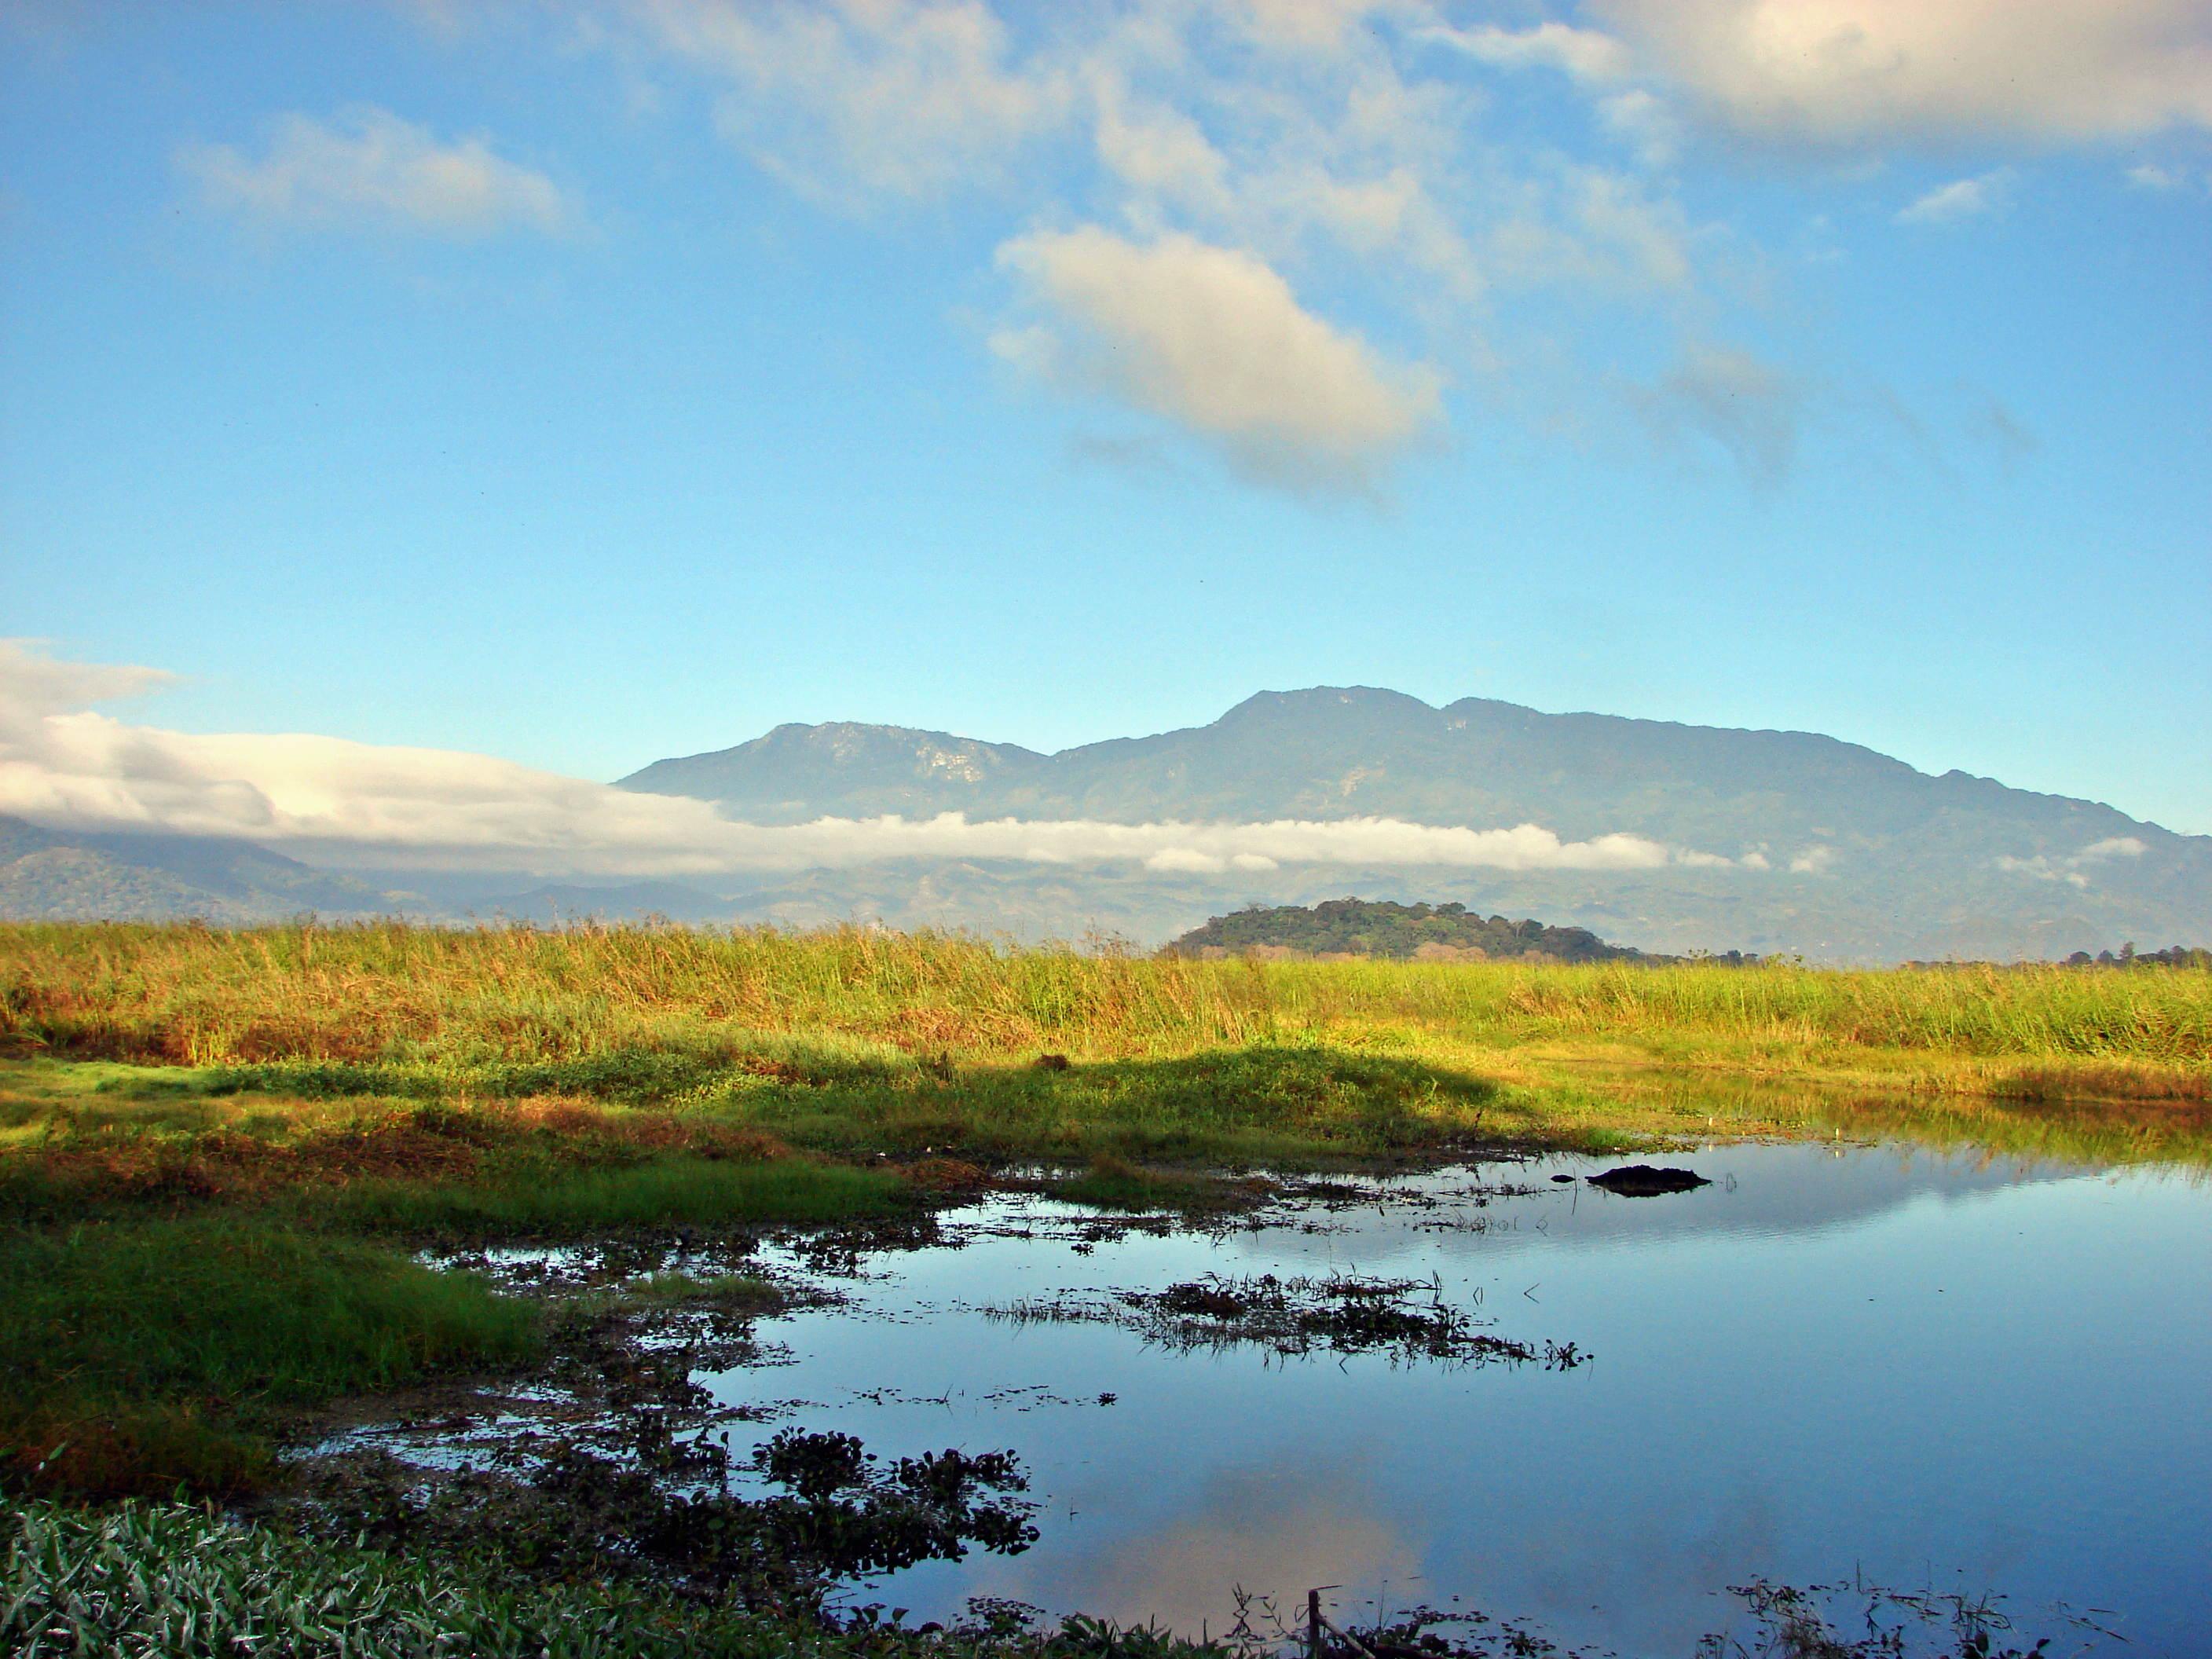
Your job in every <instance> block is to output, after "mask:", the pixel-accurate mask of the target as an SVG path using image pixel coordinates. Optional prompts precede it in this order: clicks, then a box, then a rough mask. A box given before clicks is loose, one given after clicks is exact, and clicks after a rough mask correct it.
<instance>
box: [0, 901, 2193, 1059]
mask: <svg viewBox="0 0 2212 1659" xmlns="http://www.w3.org/2000/svg"><path fill="white" fill-rule="evenodd" d="M1348 1032H1357V1033H1363V1034H1368V1035H1382V1036H1388V1035H1389V1034H1391V1033H1394V1032H1395V1033H1397V1034H1399V1035H1401V1036H1405V1037H1407V1038H1408V1039H1411V1040H1413V1041H1420V1040H1424V1039H1437V1040H1445V1041H1449V1042H1460V1043H1467V1044H1475V1045H1481V1046H1488V1047H1514V1046H1519V1045H1525V1044H1532V1043H1543V1042H1556V1041H1560V1040H1589V1039H1616V1040H1627V1041H1634V1042H1647V1043H1650V1044H1653V1045H1656V1047H1658V1048H1661V1049H1664V1048H1666V1047H1667V1046H1668V1045H1669V1044H1680V1043H1683V1042H1691V1043H1696V1042H1705V1043H1716V1042H1717V1043H1723V1044H1729V1045H1746V1046H1747V1047H1749V1048H1753V1049H1756V1050H1759V1051H1762V1052H1769V1053H1795V1054H1814V1055H1818V1054H1825V1053H1832V1052H1835V1051H1850V1050H1863V1051H1869V1052H1885V1053H1887V1052H1901V1053H1905V1054H1925V1055H1940V1056H1967V1057H1979V1058H1995V1057H2002V1058H2007V1059H2021V1060H2085V1059H2086V1060H2126V1061H2132V1062H2138V1063H2145V1064H2156V1065H2162V1066H2175V1067H2183V1068H2191V1069H2193V1070H2195V1071H2197V1073H2203V1071H2204V1070H2205V1069H2206V1068H2207V1067H2208V1065H2212V970H2206V969H2141V970H2130V971H2127V972H2097V971H2087V970H2081V969H2066V968H2060V967H2056V966H2033V965H2031V966H2021V967H2017V968H1993V967H1988V966H1978V965H1975V966H1959V967H1934V968H1915V969H1878V970H1848V969H1817V968H1807V967H1802V966H1798V965H1794V964H1789V963H1768V964H1761V965H1759V966H1755V967H1751V968H1730V967H1721V966H1711V965H1705V964H1699V963H1686V964H1680V965H1670V966H1656V967H1653V966H1641V965H1634V964H1601V965H1594V966H1568V965H1528V964H1522V963H1401V962H1383V961H1372V962H1326V963H1322V962H1267V963H1261V962H1251V961H1218V962H1205V961H1194V960H1189V959H1184V958H1174V959H1158V958H1139V957H1132V956H1128V955H1125V954H1117V953H1115V952H1112V951H1078V950H1074V949H1072V948H1047V949H1015V948H1011V947H1005V946H1000V945H993V944H990V943H987V942H985V941H981V940H979V939H973V938H969V937H967V936H964V935H956V934H945V933H888V932H884V931H880V930H876V929H871V928H861V927H842V928H833V929H828V930H824V931H822V932H817V933H782V932H778V931H775V930H773V929H765V928H763V929H744V928H740V929H735V930H728V931H722V930H689V929H680V928H673V927H669V928H653V927H604V928H601V927H580V928H573V929H566V930H560V931H546V930H539V929H534V928H528V927H490V928H481V929H475V930H453V929H438V928H424V927H408V926H404V925H401V924H397V923H376V924H362V925H359V926H347V927H319V926H313V925H295V926H289V927H260V928H246V929H238V930H219V929H212V928H206V927H193V926H138V925H122V924H115V925H76V924H58V923H37V924H12V925H6V926H0V1043H4V1044H5V1045H6V1046H8V1047H9V1048H12V1049H13V1050H15V1051H16V1052H19V1053H20V1052H41V1053H47V1054H67V1055H73V1056H82V1057H86V1058H109V1059H123V1060H152V1061H160V1062H165V1063H169V1064H183V1065H193V1066H210V1065H223V1064H229V1063H235V1062H241V1061H244V1062H252V1061H262V1060H314V1061H329V1062H345V1061H367V1060H395V1059H403V1060H415V1061H421V1062H427V1063H435V1062H439V1061H456V1062H466V1063H481V1062H485V1061H490V1060H507V1061H512V1062H515V1063H517V1064H524V1065H546V1064H553V1063H571V1064H573V1063H576V1062H581V1061H587V1060H592V1059H594V1058H597V1057H605V1056H609V1055H615V1054H635V1053H641V1052H648V1051H649V1052H653V1053H658V1054H700V1053H702V1052H713V1051H715V1050H717V1049H719V1048H723V1047H726V1045H727V1043H728V1042H729V1041H730V1040H731V1038H732V1036H739V1035H742V1036H745V1037H746V1038H748V1039H758V1038H762V1037H777V1036H781V1037H783V1038H787V1039H793V1038H795V1039H799V1040H801V1041H802V1043H803V1045H804V1046H805V1048H807V1050H808V1052H809V1054H810V1055H811V1057H812V1058H813V1059H815V1060H817V1062H819V1061H823V1060H826V1059H828V1058H829V1057H830V1056H833V1055H835V1054H837V1053H839V1052H840V1051H841V1049H842V1051H843V1052H844V1053H845V1054H846V1057H847V1059H848V1060H849V1061H850V1062H851V1063H853V1064H854V1065H856V1066H861V1067H863V1068H865V1067H866V1066H870V1065H875V1064H879V1063H881V1062H882V1060H883V1059H884V1052H883V1051H884V1050H886V1049H888V1050H890V1051H891V1052H892V1053H894V1054H908V1055H915V1054H954V1055H957V1056H963V1057H968V1058H973V1059H989V1058H1006V1057H1012V1056H1017V1055H1021V1054H1027V1053H1032V1052H1035V1051H1036V1050H1038V1049H1041V1048H1052V1049H1054V1050H1057V1051H1061V1052H1066V1053H1068V1054H1080V1055H1082V1056H1085V1057H1087V1058H1091V1059H1109V1058H1153V1057H1161V1056H1168V1055H1176V1054H1194V1053H1197V1052H1200V1051H1202V1050H1205V1049H1209V1048H1225V1047H1226V1048H1237V1047H1243V1046H1246V1045H1249V1044H1253V1043H1261V1042H1281V1041H1284V1040H1286V1039H1295V1038H1320V1039H1329V1038H1332V1037H1335V1036H1341V1035H1344V1034H1346V1033H1348Z"/></svg>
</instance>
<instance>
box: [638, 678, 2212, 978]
mask: <svg viewBox="0 0 2212 1659" xmlns="http://www.w3.org/2000/svg"><path fill="white" fill-rule="evenodd" d="M623 785H624V787H629V788H635V789H650V790H654V791H658V792H662V793H674V794H685V795H691V796H696V797H697V798H699V799H707V800H714V801H718V802H720V803H721V804H722V805H724V806H725V807H726V810H728V811H730V812H731V814H732V816H734V817H743V818H747V819H750V820H753V821H757V822H763V823H798V822H803V821H804V820H805V819H807V818H810V817H818V816H821V815H823V814H835V815H838V816H871V815H874V814H879V813H884V812H900V813H903V814H906V815H908V816H913V815H915V814H918V813H931V812H939V811H963V812H966V813H968V814H969V816H970V817H1000V816H1013V817H1023V818H1070V817H1084V818H1096V819H1103V820H1107V821H1110V822H1116V823H1140V822H1145V821H1147V820H1156V819H1183V820H1232V819H1233V820H1252V819H1268V818H1279V817H1302V818H1346V817H1370V816H1381V817H1400V818H1405V819H1408V820H1411V821H1413V822H1416V823H1432V824H1463V825H1469V826H1472V827H1475V828H1492V827H1497V826H1502V825H1510V824H1516V823H1530V822H1533V823H1540V824H1542V825H1544V826H1546V827H1547V828H1548V829H1553V830H1555V831H1556V832H1557V833H1559V835H1560V836H1564V837H1565V838H1567V839H1570V840H1576V839H1582V838H1584V837H1587V836H1599V835H1606V834H1610V833H1613V832H1616V831H1626V832H1629V833H1632V834H1637V835H1642V836H1650V838H1652V839H1654V840H1656V841H1660V842H1665V843H1667V844H1668V845H1669V846H1673V847H1676V848H1686V849H1690V850H1692V851H1697V852H1702V853H1709V854H1719V855H1722V856H1725V857H1729V858H1732V859H1742V858H1744V857H1745V856H1746V855H1747V854H1748V855H1752V856H1753V858H1754V859H1763V860H1765V861H1766V863H1767V865H1768V866H1769V867H1768V868H1766V869H1765V870H1758V869H1746V868H1733V869H1725V870H1722V869H1698V868H1693V867H1689V866H1670V867H1669V868H1668V869H1666V870H1664V871H1656V872H1636V873H1621V874H1590V873H1576V872H1522V873H1517V874H1516V873H1508V872H1492V871H1483V870H1475V871H1468V870H1452V871H1414V870H1408V869H1406V868H1404V867H1395V868H1389V869H1382V870H1376V871H1349V870H1345V869H1341V868H1339V869H1335V870H1317V871H1316V870H1308V871H1296V870H1286V871H1285V872H1280V873H1279V874H1276V875H1273V876H1268V877H1264V878H1263V877H1252V876H1242V875H1240V876H1237V877H1231V878H1212V879H1210V880H1198V881H1189V880H1182V879H1173V880H1171V879H1167V878H1139V879H1137V880H1131V879H1129V878H1126V877H1124V876H1120V875H1116V876H1114V877H1110V878H1084V879H1077V880H1072V879H1071V878H1070V876H1069V875H1068V873H1067V872H1042V871H1034V870H1032V871H1029V872H1024V871H1021V870H1018V869H1014V868H1006V869H998V868H995V867H993V868H990V869H989V870H988V871H987V873H986V871H985V870H984V869H983V868H980V867H975V866H970V869H971V870H972V871H973V873H972V874H971V875H969V876H968V877H964V878H961V879H962V880H963V883H964V884H967V885H969V886H972V887H977V888H988V889H993V890H996V891H997V893H998V895H999V897H998V900H997V901H996V902H1001V903H1004V904H1006V905H1007V906H1009V908H1015V909H1019V910H1020V911H1022V912H1023V913H1024V914H1025V915H1033V914H1035V913H1036V912H1038V911H1040V910H1046V911H1053V912H1054V913H1056V914H1058V915H1060V917H1061V918H1062V922H1061V927H1060V930H1059V931H1063V932H1065V931H1071V930H1077V929H1079V928H1080V927H1081V926H1082V925H1084V923H1085V921H1088V920H1101V919H1106V918H1104V917H1102V916H1101V915H1100V911H1101V910H1102V909H1103V911H1104V912H1106V913H1108V914H1109V916H1110V917H1111V918H1112V919H1114V920H1115V921H1119V920H1121V919H1127V920H1130V921H1139V926H1140V927H1142V928H1143V929H1145V931H1139V932H1137V933H1136V936H1137V937H1139V938H1150V939H1158V938H1161V937H1164V936H1165V935H1166V934H1169V933H1177V932H1181V931H1182V929H1183V928H1186V927H1190V926H1192V925H1194V924H1195V923H1196V922H1198V921H1201V920H1203V918H1204V917H1205V916H1206V915H1207V914H1209V913H1210V912H1212V911H1218V910H1219V909H1221V908H1224V901H1227V902H1237V901H1240V900H1243V899H1247V898H1259V899H1264V900H1267V901H1269V902H1287V903H1310V902H1314V901H1315V900H1316V899H1319V898H1326V897H1328V896H1334V895H1335V894H1341V893H1343V892H1345V891H1346V890H1358V891H1362V892H1367V893H1374V894H1383V895H1387V896H1394V897H1400V898H1404V899H1407V900H1427V901H1431V902H1447V901H1452V900H1457V901H1460V902H1466V903H1468V904H1469V905H1471V906H1474V907H1476V908H1481V909H1484V910H1485V911H1488V910H1492V909H1496V910H1505V911H1510V912H1514V913H1517V914H1531V913H1533V914H1536V915H1547V916H1550V917H1553V918H1554V919H1556V920H1559V921H1562V922H1565V923H1571V924H1573V925H1579V926H1584V927H1595V928H1598V929H1600V930H1601V931H1604V932H1605V933H1606V934H1607V937H1609V938H1614V939H1624V940H1626V941H1629V942H1632V943H1634V944H1636V945H1641V946H1644V947H1645V948H1650V949H1659V950H1665V951H1681V950H1686V949H1709V950H1715V951H1725V950H1728V949H1731V948H1736V949H1743V950H1751V951H1786V950H1795V951H1804V952H1806V953H1807V954H1808V955H1812V956H1816V957H1906V956H1914V957H1942V956H1945V955H1952V954H1957V955H1972V956H1996V957H2008V956H2014V955H2031V956H2051V955H2063V954H2065V953H2066V952H2067V951H2073V950H2076V949H2081V948H2087V949H2090V950H2095V949H2099V948H2102V947H2105V946H2108V945H2118V943H2120V942H2121V941H2123V940H2124V939H2136V941H2137V942H2138V943H2140V944H2142V945H2146V946H2148V945H2151V944H2153V943H2157V944H2166V943H2170V942H2172V941H2173V940H2176V939H2197V938H2203V937H2204V936H2206V934H2207V933H2212V837H2206V836H2179V835H2175V834H2172V832H2170V831H2168V830H2166V829H2160V827H2158V826H2157V825H2155V824H2150V823H2142V822H2140V821H2138V820H2136V819H2134V818H2130V817H2128V816H2127V815H2126V814H2124V813H2123V812H2119V811H2115V810H2114V809H2112V807H2109V806H2106V805H2100V804H2099V803H2097V802H2093V801H2087V800H2075V799H2068V798H2066V797H2063V796H2057V795H2043V794H2036V793H2030V792H2028V791H2026V790H2019V789H2010V788H2008V787H2005V786H2004V785H2002V784H2000V783H1997V782H1996V781H1992V780H1990V779H1988V778H1979V777H1973V776H1971V775H1968V774H1966V773H1964V772H1957V771H1953V772H1947V773H1944V774H1943V775H1940V776H1931V775H1929V774H1926V773H1923V772H1919V771H1917V770H1915V769H1913V768H1911V767H1910V766H1907V765H1905V763H1903V762H1901V761H1897V760H1893V759H1892V758H1890V757H1887V756H1885V755H1881V754H1877V753H1875V751H1874V750H1870V749H1865V748H1862V747H1860V746H1858V745H1857V744H1848V743H1843V742H1839V741H1838V740H1837V739H1836V738H1827V737H1821V736H1818V735H1815V734H1812V733H1808V732H1744V731H1733V730H1727V729H1722V728H1716V727H1708V726H1680V725H1674V724H1671V723H1668V722H1664V721H1658V720H1627V719H1622V718H1619V717H1616V716H1613V715H1606V714H1541V713H1539V712H1537V711H1536V710H1534V709H1530V708H1520V707H1517V706H1516V705H1514V704H1511V703H1504V702H1492V701H1489V700H1486V699H1482V698H1468V699H1465V700H1463V701H1462V702H1455V703H1452V704H1450V705H1449V707H1446V708H1431V707H1430V706H1429V705H1428V704H1426V703H1424V702H1420V701H1419V699H1417V698H1413V697H1409V696H1402V695H1401V694H1399V693H1396V692H1392V691H1380V690H1369V689H1365V688H1358V687H1353V688H1322V689H1316V690H1308V691H1294V692H1268V693H1264V694H1262V695H1261V696H1255V697H1252V698H1250V699H1249V700H1247V701H1246V702H1242V703H1240V704H1238V705H1237V707H1236V708H1232V709H1231V710H1230V711H1229V712H1228V713H1227V714H1225V715H1223V716H1222V718H1221V719H1219V720H1216V721H1214V722H1213V723H1212V725H1209V726H1196V727H1192V728H1188V729H1186V730H1182V731H1177V732H1164V733H1161V734H1160V735H1158V736H1156V737H1149V738H1116V739H1114V740H1112V741H1109V742H1106V743H1098V744H1086V745H1085V746H1083V747H1080V748H1077V749H1070V750H1064V751H1062V752H1061V753H1060V754H1057V755H1039V754H1037V753H1036V752H1035V751H1033V750H1027V749H1022V748H1018V747H1016V746H1014V745H1012V744H989V743H983V742H979V741H976V740H975V739H971V738H961V737H957V736H953V735H951V734H949V733H945V732H921V731H910V730H907V729H905V728H902V727H896V726H854V725H848V724H841V725H831V726H779V727H777V728H776V729H775V731H774V732H769V734H768V735H767V736H765V737H763V738H757V739H755V740H754V741H752V742H750V743H746V744H739V745H738V747H736V748H733V749H726V750H719V751H716V752H714V753H712V754H705V755H694V756H690V757H684V758H680V759H671V760H664V761H659V762H656V763H654V764H653V765H651V766H648V767H647V768H645V769H643V770H642V771H640V772H637V773H635V774H633V775H631V776H629V777H628V778H625V779H623ZM1792 866H1796V867H1794V868H1793V867H1792ZM885 873H886V872H884V871H883V870H881V869H878V870H876V871H873V872H854V873H852V874H850V875H841V874H838V873H836V872H817V875H815V876H813V877H811V878H807V879H806V880H805V882H804V883H803V884H796V885H801V886H803V887H804V888H805V890H806V891H807V893H808V894H809V895H810V896H811V903H812V905H813V906H815V907H817V908H835V907H836V901H837V900H838V898H839V897H840V896H851V897H852V898H853V900H854V908H856V909H865V908H866V904H867V902H869V895H870V890H878V891H879V890H881V889H882V888H883V887H884V883H885ZM793 885H795V884H789V883H787V884H782V887H781V889H779V890H772V891H769V892H767V893H763V894H760V895H757V896H756V897H757V898H758V899H759V900H760V901H761V902H763V903H766V904H769V905H770V906H771V907H774V906H775V905H778V904H782V903H786V902H790V901H789V900H788V899H787V897H786V896H785V893H786V891H787V890H789V889H790V888H792V887H793ZM1042 888H1057V889H1060V890H1061V891H1060V894H1059V895H1058V896H1055V897H1054V898H1052V899H1050V900H1049V901H1047V902H1034V901H1033V900H1032V898H1031V896H1030V895H1031V894H1032V893H1033V891H1035V890H1038V889H1042ZM1071 889H1072V890H1071ZM978 897H979V898H981V897H983V895H982V894H981V893H979V894H978ZM1193 906H1196V907H1199V908H1191V907H1193ZM924 908H927V907H924ZM891 909H892V910H893V911H894V912H895V914H893V915H890V916H887V919H891V920H900V919H911V917H912V915H913V914H914V907H912V906H909V905H906V904H903V903H899V904H894V905H893V906H892V907H891ZM996 914H1002V913H998V912H994V911H993V910H992V909H990V908H984V909H981V910H980V911H978V912H976V913H974V914H971V915H967V916H965V918H964V919H966V920H968V921H972V922H974V923H975V924H977V925H980V926H983V927H992V926H994V925H995V924H994V915H996ZM1008 925H1011V924H1008Z"/></svg>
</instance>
